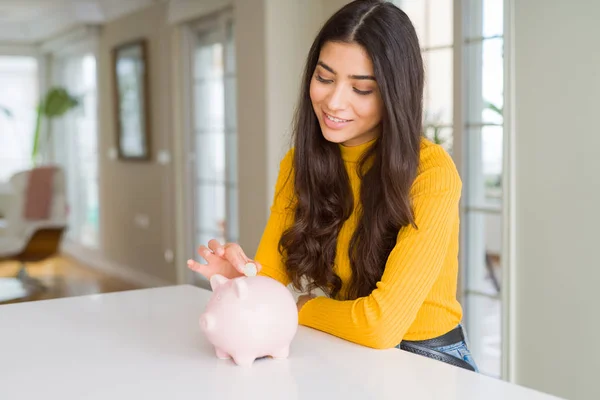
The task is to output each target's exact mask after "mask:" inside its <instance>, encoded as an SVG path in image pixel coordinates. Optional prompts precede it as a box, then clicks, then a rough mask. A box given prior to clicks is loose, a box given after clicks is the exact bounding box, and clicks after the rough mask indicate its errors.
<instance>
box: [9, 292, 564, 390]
mask: <svg viewBox="0 0 600 400" xmlns="http://www.w3.org/2000/svg"><path fill="white" fill-rule="evenodd" d="M209 297H210V292H209V291H207V290H205V289H200V288H197V287H194V286H189V285H182V286H169V287H162V288H154V289H143V290H134V291H126V292H119V293H110V294H102V295H91V296H82V297H71V298H64V299H57V300H46V301H37V302H28V303H19V304H11V305H4V306H0V355H1V358H2V362H1V363H0V397H1V398H3V399H27V400H29V399H45V400H51V399H61V400H67V399H68V400H70V399H77V400H83V399H86V400H87V399H111V400H116V399H143V400H152V399H237V400H240V399H290V400H291V399H410V400H417V399H445V400H454V399H456V400H466V399H487V400H495V399H498V400H500V399H502V400H505V399H511V400H520V399H537V400H543V399H552V398H554V397H551V396H548V395H545V394H541V393H538V392H535V391H533V390H530V389H526V388H522V387H519V386H516V385H512V384H508V383H506V382H503V381H500V380H497V379H493V378H490V377H486V376H483V375H480V374H476V373H473V372H470V371H466V370H462V369H459V368H455V367H452V366H450V365H447V364H444V363H441V362H438V361H434V360H430V359H427V358H424V357H421V356H417V355H413V354H410V353H407V352H404V351H401V350H397V349H390V350H373V349H369V348H366V347H362V346H358V345H356V344H353V343H350V342H347V341H344V340H341V339H339V338H336V337H333V336H331V335H328V334H325V333H323V332H319V331H316V330H313V329H310V328H306V327H303V326H300V327H299V330H298V333H297V336H296V337H295V338H294V341H293V343H292V347H291V351H290V357H289V358H288V359H285V360H273V359H270V358H267V359H262V360H257V361H255V363H254V364H253V366H252V367H245V368H244V367H239V366H236V365H235V364H233V362H232V361H231V360H219V359H217V358H216V357H215V354H214V351H213V348H212V346H211V345H210V343H208V342H207V341H206V340H205V338H204V336H203V334H202V333H201V331H200V328H199V325H198V317H199V315H200V314H201V313H202V311H203V310H204V307H205V304H206V303H207V301H208V299H209Z"/></svg>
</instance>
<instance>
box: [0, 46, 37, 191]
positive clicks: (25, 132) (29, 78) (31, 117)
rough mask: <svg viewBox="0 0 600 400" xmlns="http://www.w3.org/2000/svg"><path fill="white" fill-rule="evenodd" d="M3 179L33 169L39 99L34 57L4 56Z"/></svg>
mask: <svg viewBox="0 0 600 400" xmlns="http://www.w3.org/2000/svg"><path fill="white" fill-rule="evenodd" d="M0 88H1V90H0V165H1V166H2V167H1V168H0V182H4V181H7V180H8V179H10V177H11V176H12V175H13V174H14V173H15V172H17V171H21V170H25V169H28V168H31V166H32V162H31V161H32V160H31V150H32V144H33V134H34V130H35V122H36V109H37V104H38V99H39V89H38V64H37V60H36V59H35V58H34V57H23V56H0Z"/></svg>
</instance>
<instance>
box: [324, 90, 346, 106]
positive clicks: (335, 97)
mask: <svg viewBox="0 0 600 400" xmlns="http://www.w3.org/2000/svg"><path fill="white" fill-rule="evenodd" d="M326 104H327V108H328V109H329V110H331V111H340V110H344V109H346V107H347V100H346V96H345V94H344V87H343V85H335V86H333V88H332V90H331V91H330V92H329V96H328V97H327V99H326Z"/></svg>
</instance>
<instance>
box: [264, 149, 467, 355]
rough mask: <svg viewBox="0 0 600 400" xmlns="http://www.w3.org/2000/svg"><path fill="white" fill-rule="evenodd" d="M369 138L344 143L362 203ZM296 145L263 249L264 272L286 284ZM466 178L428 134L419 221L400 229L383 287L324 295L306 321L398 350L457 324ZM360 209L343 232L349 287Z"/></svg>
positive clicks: (340, 267) (340, 263) (284, 168)
mask: <svg viewBox="0 0 600 400" xmlns="http://www.w3.org/2000/svg"><path fill="white" fill-rule="evenodd" d="M369 145H370V143H365V144H363V145H360V146H355V147H345V146H342V145H340V147H341V150H342V157H343V159H344V164H345V166H346V171H347V172H348V175H349V177H350V182H351V186H352V190H353V193H354V199H355V208H354V210H355V211H356V202H357V201H358V200H357V199H359V191H360V179H359V177H358V175H357V173H356V168H355V167H356V165H357V161H358V159H359V157H360V155H361V154H362V152H363V151H365V150H366V149H367V148H368V146H369ZM292 152H293V150H290V151H289V152H288V154H287V155H286V156H285V158H284V159H283V160H282V161H281V164H280V172H279V177H278V180H277V185H276V190H275V199H274V201H273V205H272V207H271V215H270V218H269V220H268V222H267V226H266V228H265V231H264V233H263V236H262V239H261V242H260V245H259V247H258V250H257V253H256V257H255V258H256V260H257V261H258V262H260V263H261V265H262V267H263V269H262V271H261V275H265V276H269V277H271V278H274V279H277V280H278V281H280V282H281V283H283V284H284V285H288V284H289V282H290V280H289V278H288V276H287V274H286V270H285V265H284V264H283V260H282V258H281V256H280V254H279V252H278V250H277V248H278V247H277V246H278V242H279V239H280V237H281V234H282V233H283V231H284V230H285V229H287V228H288V227H289V226H290V224H292V223H293V218H294V215H293V210H292V209H290V208H289V204H290V200H293V196H294V190H293V178H291V179H287V178H288V175H289V172H290V170H291V169H292V168H293V166H292V160H293V156H292ZM461 187H462V183H461V180H460V177H459V174H458V172H457V170H456V167H455V165H454V163H453V161H452V159H451V157H450V156H449V154H448V153H447V152H446V151H445V150H444V149H443V148H442V147H440V146H439V145H436V144H433V143H432V142H430V141H428V140H426V139H422V142H421V159H420V166H419V170H418V175H417V178H416V179H415V181H414V184H413V186H412V189H411V194H412V199H413V207H414V213H415V222H416V225H417V226H418V230H417V229H415V228H413V227H412V226H407V227H404V228H402V229H401V230H400V232H399V234H398V240H397V242H396V246H395V247H394V248H393V250H392V252H391V253H390V255H389V257H388V259H387V262H386V265H385V271H384V273H383V276H382V278H381V280H380V281H379V282H378V283H377V287H376V289H375V290H373V292H372V293H371V294H370V295H369V296H366V297H361V298H359V299H356V300H347V301H340V300H335V299H331V298H328V297H323V296H321V297H317V298H315V299H312V300H310V301H308V302H307V303H306V304H305V305H304V306H303V307H302V309H301V311H300V313H299V323H300V324H302V325H305V326H309V327H312V328H314V329H318V330H321V331H324V332H327V333H329V334H332V335H335V336H338V337H340V338H343V339H346V340H349V341H352V342H355V343H358V344H361V345H364V346H368V347H372V348H391V347H394V346H396V345H398V344H399V343H400V342H401V341H402V340H423V339H430V338H433V337H436V336H439V335H442V334H444V333H446V332H448V331H450V330H451V329H453V328H454V327H456V326H457V325H458V323H459V322H460V321H461V319H462V308H461V306H460V304H459V303H458V301H457V299H456V291H457V277H458V242H459V200H460V195H461ZM357 221H358V220H357V215H356V213H355V212H354V213H353V214H352V216H351V217H350V218H349V219H348V220H347V221H346V222H345V224H344V225H343V227H342V229H341V232H340V234H339V236H338V242H337V252H336V259H335V266H334V268H335V272H336V273H337V274H338V276H339V277H340V278H341V280H342V282H343V283H342V293H343V292H344V291H345V290H346V289H347V285H348V284H349V282H350V277H351V273H352V270H351V268H350V261H349V259H348V245H349V242H350V239H351V237H352V233H353V232H354V229H355V227H356V224H357Z"/></svg>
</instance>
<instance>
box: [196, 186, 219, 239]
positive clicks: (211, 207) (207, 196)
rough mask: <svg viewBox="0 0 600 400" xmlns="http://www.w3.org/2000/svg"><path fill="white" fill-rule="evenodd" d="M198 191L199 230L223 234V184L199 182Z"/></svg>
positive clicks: (216, 234) (217, 234)
mask: <svg viewBox="0 0 600 400" xmlns="http://www.w3.org/2000/svg"><path fill="white" fill-rule="evenodd" d="M198 191H199V193H198V196H199V199H200V204H199V208H198V210H199V213H198V225H197V226H198V228H199V231H201V232H205V233H212V234H213V235H215V236H220V237H222V236H225V185H224V184H215V183H204V182H201V183H200V184H199V185H198Z"/></svg>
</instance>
